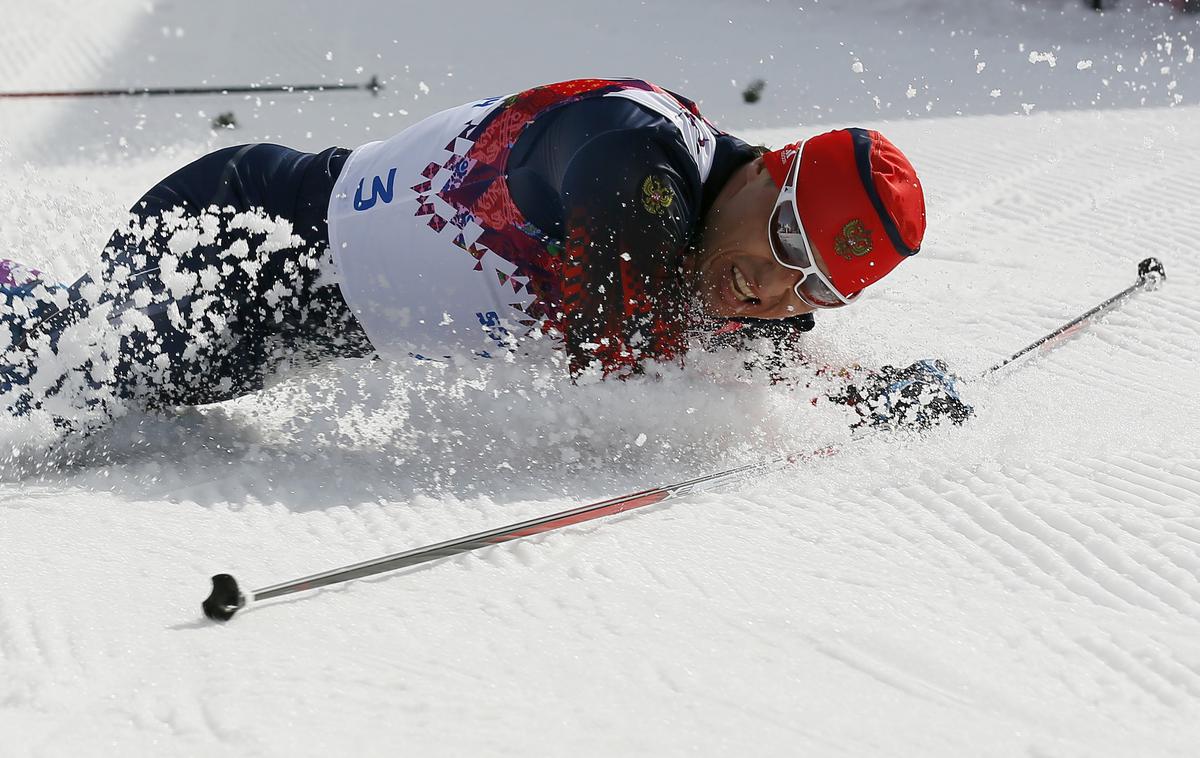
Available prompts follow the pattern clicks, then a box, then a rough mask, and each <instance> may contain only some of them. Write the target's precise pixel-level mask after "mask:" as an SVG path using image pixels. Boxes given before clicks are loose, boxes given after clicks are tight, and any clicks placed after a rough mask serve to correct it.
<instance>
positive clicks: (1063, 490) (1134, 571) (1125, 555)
mask: <svg viewBox="0 0 1200 758" xmlns="http://www.w3.org/2000/svg"><path fill="white" fill-rule="evenodd" d="M1066 465H1071V464H1070V462H1069V461H1067V462H1066ZM1060 473H1063V469H1060V468H1057V467H1055V468H1051V467H1047V466H1040V465H1039V466H1034V467H1032V468H1031V469H1030V470H1029V474H1031V475H1033V476H1036V477H1037V478H1038V480H1039V481H1041V482H1044V483H1046V484H1048V485H1050V486H1051V487H1054V488H1055V489H1057V491H1058V493H1057V495H1055V494H1051V496H1050V497H1049V498H1047V497H1045V496H1043V497H1042V498H1041V499H1042V500H1043V501H1046V500H1049V501H1050V502H1051V503H1053V502H1059V503H1071V502H1072V500H1073V499H1074V493H1075V492H1078V491H1079V490H1080V488H1081V486H1083V485H1084V484H1086V483H1087V482H1089V481H1094V479H1089V478H1088V477H1087V476H1086V475H1078V478H1079V480H1080V481H1079V482H1078V483H1076V482H1073V481H1065V482H1064V481H1059V480H1057V475H1059V474H1060ZM1067 473H1068V474H1069V476H1071V477H1075V476H1077V475H1076V474H1071V473H1069V472H1067ZM1012 476H1014V477H1016V476H1018V475H1017V474H1015V473H1014V474H1012ZM1031 494H1032V493H1031ZM1123 500H1124V499H1122V498H1117V499H1116V501H1117V502H1118V503H1121V502H1122V501H1123ZM1124 503H1125V505H1126V507H1125V508H1123V509H1122V511H1120V512H1118V513H1120V514H1124V515H1127V516H1128V515H1130V514H1131V513H1132V510H1133V509H1137V510H1141V509H1140V508H1139V507H1138V506H1139V503H1138V502H1136V501H1135V502H1130V501H1128V500H1124ZM1084 505H1089V504H1084ZM1128 506H1132V507H1133V508H1132V509H1131V508H1130V507H1128ZM1038 513H1039V517H1040V518H1041V519H1042V521H1044V522H1045V523H1046V524H1047V526H1050V527H1051V528H1056V529H1058V530H1059V531H1060V532H1061V533H1062V534H1063V535H1064V536H1066V537H1068V538H1069V539H1072V540H1074V541H1075V542H1076V543H1078V548H1077V549H1078V552H1077V553H1076V554H1077V556H1078V558H1079V559H1080V560H1086V558H1085V556H1090V557H1091V558H1092V559H1093V560H1094V561H1095V563H1094V564H1093V565H1091V566H1088V567H1087V568H1086V569H1084V568H1083V567H1081V566H1077V567H1078V568H1080V570H1081V571H1084V570H1086V572H1087V573H1094V572H1095V571H1096V570H1097V569H1099V568H1107V569H1109V570H1110V572H1111V574H1112V575H1113V576H1115V577H1123V578H1129V576H1128V575H1134V576H1135V577H1140V579H1141V580H1142V581H1133V582H1132V583H1133V585H1134V586H1135V587H1137V588H1139V589H1141V590H1143V591H1145V592H1146V593H1148V594H1149V595H1152V596H1154V597H1156V598H1158V599H1159V600H1160V601H1162V602H1164V603H1166V604H1167V605H1168V606H1169V607H1171V608H1173V609H1174V610H1177V611H1179V612H1180V613H1181V614H1183V615H1184V616H1186V617H1189V618H1196V617H1200V596H1197V595H1196V594H1193V593H1192V592H1189V591H1188V590H1187V589H1186V587H1184V586H1181V585H1179V584H1178V583H1177V582H1176V581H1175V579H1174V578H1171V577H1167V576H1165V575H1163V574H1162V573H1161V572H1160V571H1158V570H1157V569H1156V568H1155V567H1154V566H1152V565H1150V563H1151V562H1154V561H1156V560H1167V561H1168V562H1169V559H1167V558H1166V557H1165V556H1163V555H1162V554H1161V553H1159V549H1160V545H1159V544H1158V543H1150V542H1148V540H1147V538H1146V537H1143V536H1140V535H1139V534H1136V533H1134V532H1131V531H1130V530H1129V529H1128V528H1127V527H1125V526H1124V525H1122V524H1121V523H1120V522H1119V521H1115V520H1113V519H1112V518H1110V517H1109V516H1108V515H1107V514H1106V513H1103V512H1102V511H1100V510H1099V509H1098V508H1096V507H1094V506H1090V507H1085V508H1083V509H1079V508H1073V507H1072V508H1068V507H1061V506H1055V505H1047V506H1045V507H1041V508H1039V510H1038ZM1137 523H1139V524H1144V523H1145V520H1144V519H1139V520H1138V522H1137ZM1123 534H1124V535H1128V536H1130V537H1132V538H1133V539H1135V540H1137V541H1138V543H1139V544H1142V545H1145V546H1147V547H1149V548H1150V550H1149V551H1148V552H1147V553H1146V554H1145V558H1142V557H1139V554H1138V551H1135V549H1134V548H1135V546H1134V545H1124V544H1122V542H1121V539H1120V537H1121V535H1123ZM1175 568H1176V569H1177V570H1178V571H1179V573H1180V574H1181V575H1182V576H1180V577H1178V578H1187V579H1188V580H1189V581H1191V583H1193V584H1194V580H1195V576H1193V575H1192V574H1191V572H1189V571H1188V570H1187V569H1186V568H1184V567H1182V566H1175ZM1110 572H1103V573H1110ZM1150 584H1154V585H1158V587H1157V589H1155V588H1152V587H1151V586H1150ZM1171 597H1174V598H1177V599H1180V600H1183V601H1185V606H1186V605H1190V606H1192V608H1190V609H1189V608H1187V607H1181V605H1180V603H1179V602H1176V601H1174V600H1171V599H1170V598H1171ZM1142 605H1144V604H1142Z"/></svg>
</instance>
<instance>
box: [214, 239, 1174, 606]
mask: <svg viewBox="0 0 1200 758" xmlns="http://www.w3.org/2000/svg"><path fill="white" fill-rule="evenodd" d="M1165 279H1166V273H1165V272H1164V271H1163V267H1162V264H1161V263H1159V262H1158V260H1156V259H1154V258H1147V259H1146V260H1144V261H1142V262H1141V263H1140V264H1139V265H1138V281H1137V283H1136V284H1134V285H1132V286H1131V287H1129V288H1127V289H1125V290H1123V291H1122V292H1120V293H1118V294H1117V295H1114V296H1113V297H1110V298H1109V299H1107V300H1105V301H1104V302H1103V303H1100V304H1099V305H1097V306H1096V307H1095V308H1092V309H1091V310H1089V311H1088V312H1087V313H1084V314H1083V315H1082V316H1079V317H1078V318H1076V319H1073V320H1071V321H1069V322H1068V323H1066V324H1064V325H1063V326H1061V327H1059V328H1058V329H1056V330H1054V331H1053V332H1051V333H1050V334H1047V335H1046V336H1045V337H1042V338H1041V339H1039V340H1038V341H1036V342H1034V343H1033V344H1032V345H1030V346H1028V347H1026V348H1025V349H1024V350H1021V351H1018V352H1017V353H1014V354H1013V355H1012V356H1011V357H1009V358H1008V359H1007V360H1005V361H1002V362H1000V363H998V364H996V365H995V366H992V367H991V368H989V369H988V370H987V371H985V372H983V375H982V376H987V375H989V374H992V373H995V372H996V371H999V370H1000V369H1001V368H1003V367H1005V366H1007V365H1009V364H1010V363H1012V362H1013V361H1014V360H1016V359H1017V358H1020V357H1021V356H1023V355H1025V354H1026V353H1028V352H1029V351H1031V350H1033V349H1035V348H1037V347H1038V346H1040V345H1055V344H1058V343H1059V342H1060V341H1061V340H1062V339H1063V338H1065V337H1066V336H1067V335H1068V334H1070V333H1071V332H1072V331H1074V329H1075V328H1077V327H1079V326H1080V325H1081V324H1083V323H1084V322H1086V321H1088V320H1090V319H1092V318H1094V317H1095V316H1097V315H1099V314H1101V313H1104V312H1107V311H1108V310H1110V309H1112V308H1113V307H1115V306H1116V305H1117V304H1118V303H1119V302H1121V301H1123V300H1124V299H1125V298H1127V297H1129V296H1130V295H1131V294H1133V293H1134V292H1137V291H1139V290H1142V289H1153V288H1154V287H1156V286H1157V285H1158V284H1159V283H1160V282H1162V281H1163V280H1165ZM837 451H838V449H837V448H835V447H832V446H830V447H825V448H821V449H819V450H814V451H812V452H809V453H801V454H790V455H783V456H779V457H776V458H772V459H769V460H764V461H758V462H756V463H747V464H743V465H741V466H735V467H733V468H730V469H726V470H724V471H718V472H716V473H713V474H707V475H705V476H700V477H697V478H695V479H688V480H687V481H683V482H679V483H677V484H671V485H667V486H665V487H657V488H655V489H649V490H643V491H641V492H634V493H631V494H629V495H623V496H621V497H615V498H611V499H608V500H601V501H599V502H596V503H591V504H589V505H583V506H580V507H578V508H572V509H570V510H566V511H561V512H559V513H553V514H550V515H548V516H540V517H538V518H534V519H529V520H527V521H520V522H518V523H515V524H509V525H508V526H502V527H499V528H496V529H491V530H489V531H486V532H478V533H476V534H469V535H467V536H465V537H458V538H456V539H451V540H447V541H445V542H438V543H435V544H432V545H426V546H424V547H418V548H413V549H412V550H405V551H404V552H400V553H392V554H391V555H385V556H382V557H379V558H373V559H371V560H367V561H362V562H361V563H354V564H351V565H349V566H342V567H340V568H334V569H330V570H328V571H323V572H321V573H319V574H312V575H310V576H305V577H301V578H299V579H293V580H291V581H287V582H281V583H279V584H273V585H271V586H269V587H263V588H262V589H257V590H254V591H253V592H250V593H249V596H247V594H246V593H243V592H242V591H241V589H240V588H239V587H238V583H237V580H236V579H234V578H233V576H232V575H230V574H217V575H216V576H214V577H213V578H212V592H211V593H210V594H209V596H208V598H206V599H205V601H204V603H203V604H202V607H203V609H204V615H205V616H208V617H209V618H210V619H213V620H215V621H228V620H229V619H231V618H233V615H234V614H235V613H237V612H238V611H239V610H241V609H242V608H244V607H245V606H246V605H247V603H249V602H253V601H258V600H269V599H270V598H273V597H280V596H281V595H290V594H292V593H294V592H304V591H305V590H311V589H316V588H317V587H324V586H326V585H330V584H339V583H341V582H347V581H350V580H351V579H361V578H362V577H365V576H371V575H373V574H382V573H385V572H388V571H395V570H397V569H401V568H406V567H408V566H415V565H417V564H419V563H427V562H429V561H435V560H438V559H439V558H448V557H450V556H453V555H459V554H461V553H466V552H470V551H472V550H477V549H479V548H481V547H487V546H489V545H499V544H501V543H504V542H509V541H510V540H515V539H519V538H521V537H531V536H533V535H535V534H542V533H543V532H548V531H551V530H552V529H559V528H561V527H564V526H571V525H573V524H579V523H582V522H585V521H591V520H592V519H598V518H601V517H604V516H612V515H615V514H618V513H623V512H625V511H629V510H633V509H634V508H643V507H645V506H649V505H655V504H657V503H661V502H664V501H666V500H669V499H672V498H678V497H682V496H684V495H689V494H691V493H693V492H702V491H705V490H709V489H713V488H715V487H717V486H719V485H722V484H726V483H728V482H731V481H736V480H739V479H742V478H744V477H747V476H749V475H751V474H757V473H762V472H767V471H771V470H775V469H780V468H783V467H785V466H788V465H791V464H794V463H797V462H800V461H807V460H813V459H814V458H822V457H827V456H830V455H834V454H836V453H837Z"/></svg>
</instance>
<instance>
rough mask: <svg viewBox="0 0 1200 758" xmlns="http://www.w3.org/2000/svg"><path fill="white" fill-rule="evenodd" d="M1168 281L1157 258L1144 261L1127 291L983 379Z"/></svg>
mask: <svg viewBox="0 0 1200 758" xmlns="http://www.w3.org/2000/svg"><path fill="white" fill-rule="evenodd" d="M1166 279H1167V272H1166V271H1164V270H1163V265H1162V263H1160V262H1159V260H1158V259H1157V258H1146V259H1145V260H1143V261H1142V262H1141V263H1139V264H1138V278H1137V281H1136V282H1134V283H1133V284H1131V285H1129V286H1128V287H1126V288H1125V289H1123V290H1121V291H1120V292H1118V293H1117V294H1115V295H1113V296H1112V297H1110V298H1109V299H1107V300H1105V301H1104V302H1103V303H1100V304H1099V305H1097V306H1096V307H1095V308H1092V309H1091V310H1089V311H1088V312H1087V313H1084V314H1082V315H1081V316H1079V317H1077V318H1074V319H1071V320H1070V321H1068V322H1067V323H1065V324H1063V325H1062V326H1060V327H1058V328H1057V329H1055V330H1054V331H1052V332H1050V333H1049V334H1047V335H1046V336H1045V337H1042V338H1041V339H1039V340H1037V341H1036V342H1033V343H1030V344H1029V345H1027V346H1026V347H1024V348H1022V349H1021V350H1018V351H1017V352H1015V353H1013V354H1012V355H1010V356H1008V357H1007V358H1005V359H1004V360H1002V361H1000V362H999V363H997V364H996V365H995V366H992V367H991V368H989V369H988V370H987V371H984V372H983V374H982V375H981V377H982V376H987V375H988V374H992V373H995V372H996V371H999V370H1000V369H1002V368H1004V367H1005V366H1007V365H1008V364H1010V363H1012V362H1013V361H1015V360H1017V359H1018V358H1020V357H1021V356H1023V355H1025V354H1027V353H1029V352H1031V351H1033V350H1036V349H1037V348H1039V347H1041V346H1042V345H1053V344H1056V343H1058V342H1060V341H1062V340H1064V339H1066V338H1067V337H1070V336H1071V335H1072V334H1074V333H1075V332H1076V330H1078V329H1079V328H1081V327H1082V326H1083V325H1084V323H1085V322H1087V321H1089V320H1091V319H1092V318H1094V317H1096V316H1098V315H1100V314H1102V313H1106V312H1108V311H1110V310H1112V309H1113V308H1115V307H1117V305H1118V304H1119V303H1121V301H1123V300H1125V299H1126V298H1127V297H1129V296H1130V295H1132V294H1133V293H1135V292H1138V291H1139V290H1145V289H1150V290H1152V289H1155V288H1157V287H1158V286H1159V285H1160V284H1162V283H1163V282H1164V281H1166Z"/></svg>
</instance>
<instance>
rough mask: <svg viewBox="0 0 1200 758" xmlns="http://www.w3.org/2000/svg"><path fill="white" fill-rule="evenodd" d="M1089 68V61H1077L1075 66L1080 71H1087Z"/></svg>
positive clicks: (1090, 63) (1090, 64)
mask: <svg viewBox="0 0 1200 758" xmlns="http://www.w3.org/2000/svg"><path fill="white" fill-rule="evenodd" d="M1091 67H1092V62H1091V61H1079V62H1078V63H1076V64H1075V68H1077V69H1079V70H1080V71H1086V70H1087V69H1089V68H1091Z"/></svg>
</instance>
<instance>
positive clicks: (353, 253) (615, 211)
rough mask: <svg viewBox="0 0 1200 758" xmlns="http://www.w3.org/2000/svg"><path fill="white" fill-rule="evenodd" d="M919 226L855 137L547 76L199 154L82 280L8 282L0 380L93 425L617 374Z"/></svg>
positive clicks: (637, 87) (804, 292)
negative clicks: (243, 402)
mask: <svg viewBox="0 0 1200 758" xmlns="http://www.w3.org/2000/svg"><path fill="white" fill-rule="evenodd" d="M797 217H799V220H798V218H797ZM923 231H924V203H923V198H922V195H921V189H920V185H919V183H918V181H917V179H916V175H915V172H913V170H912V167H911V165H910V164H909V163H908V161H907V160H906V159H905V158H904V156H903V155H902V154H900V152H899V151H898V150H896V149H895V147H894V146H892V145H891V143H889V142H887V140H886V139H884V138H883V137H882V136H881V135H879V134H878V133H876V132H867V131H864V130H842V131H839V132H831V133H828V134H825V135H820V136H818V137H815V138H812V139H810V140H807V141H805V142H802V143H798V144H796V145H791V146H787V147H786V148H783V149H781V150H778V151H774V152H765V151H764V149H757V148H753V147H751V146H749V145H747V144H746V143H744V142H742V141H741V140H738V139H736V138H735V137H732V136H730V135H728V134H724V133H723V132H720V131H719V130H717V129H716V128H715V127H713V126H712V124H711V123H709V122H708V121H707V120H705V119H704V118H703V117H702V116H701V115H700V114H699V111H698V110H697V109H696V107H695V105H694V104H692V103H691V102H690V101H688V100H686V99H685V98H682V97H680V96H678V95H673V94H672V93H669V92H667V91H665V90H662V89H661V88H659V87H656V86H655V85H652V84H650V83H648V82H644V81H641V80H636V79H627V80H606V79H587V80H576V81H571V82H562V83H558V84H553V85H547V86H545V87H538V88H534V89H532V90H526V91H524V92H520V93H517V94H515V95H512V96H510V97H507V98H490V99H487V100H483V101H480V102H476V103H469V104H466V105H463V106H461V107H458V108H453V109H450V110H448V111H445V112H442V113H440V114H436V115H434V116H431V117H430V118H428V119H426V120H424V121H422V122H419V123H418V124H416V125H414V126H412V127H410V128H409V129H407V130H405V131H404V132H402V133H400V134H398V135H396V136H395V137H393V138H391V139H389V140H385V141H382V142H375V143H370V144H368V145H364V146H362V147H360V148H358V149H356V150H353V151H349V150H345V149H342V148H331V149H329V150H326V151H324V152H322V153H320V154H316V155H313V154H306V153H300V152H297V151H294V150H290V149H288V148H283V147H280V146H277V145H246V146H241V147H236V148H228V149H226V150H222V151H218V152H216V153H213V154H211V155H209V156H205V157H204V158H201V159H200V160H198V161H196V162H195V163H193V164H191V165H189V166H187V167H185V168H183V169H181V170H180V171H179V172H176V173H175V174H173V175H172V176H170V177H168V178H167V179H165V180H164V181H163V182H161V183H160V184H159V185H157V186H156V187H154V188H153V189H151V190H150V191H149V192H148V193H147V194H146V195H145V196H144V197H143V198H142V199H141V200H140V201H139V202H138V203H137V204H136V205H135V206H134V208H133V209H132V211H131V218H130V221H129V223H128V224H127V225H125V226H123V227H122V228H121V229H119V230H118V231H117V232H116V233H115V234H114V235H113V237H112V239H111V240H110V241H109V243H108V245H107V246H106V247H105V250H104V253H103V254H102V257H101V261H102V267H101V269H100V271H99V272H98V273H93V274H91V275H88V276H84V277H83V278H81V279H80V280H79V281H77V282H76V283H75V284H73V285H72V286H71V287H69V288H61V289H57V288H52V289H49V290H47V289H45V288H44V287H42V286H41V284H40V283H38V282H37V281H36V280H34V281H29V280H28V277H26V281H18V279H19V278H20V277H19V276H10V277H9V278H10V279H11V280H12V281H11V282H9V284H8V285H7V289H6V290H5V291H6V292H7V293H8V295H9V297H8V299H9V301H10V309H9V310H10V313H11V316H10V318H9V321H10V322H11V324H12V326H13V327H14V330H13V331H14V333H13V347H12V349H10V350H9V351H8V354H7V355H6V357H5V358H4V360H3V362H2V363H3V366H2V368H0V371H2V372H3V378H4V382H3V384H0V389H5V387H4V385H7V389H8V390H9V402H10V405H11V406H12V408H13V409H14V410H16V411H17V412H24V411H26V410H28V409H30V408H34V407H46V408H47V409H48V410H51V412H53V413H62V408H60V407H57V406H61V405H62V404H63V403H66V404H68V405H73V406H75V407H77V408H78V407H80V406H84V407H87V408H89V409H91V410H93V411H97V412H98V413H99V414H100V415H102V416H103V415H112V414H113V413H116V412H119V407H120V406H123V405H124V404H125V403H127V402H129V401H133V402H136V403H137V404H140V405H149V406H163V405H179V404H199V403H208V402H217V401H220V400H225V399H229V398H233V397H237V396H240V395H243V394H246V393H248V392H252V391H255V390H257V389H260V388H261V387H262V386H263V384H264V382H265V381H266V380H267V378H268V377H269V376H270V375H271V374H272V373H274V372H275V371H276V370H277V369H278V367H279V365H280V364H281V363H283V362H285V361H290V360H296V359H299V360H302V361H304V362H313V361H319V360H322V359H325V358H329V357H335V356H363V355H369V354H371V353H373V352H377V353H382V354H384V355H389V356H396V355H410V356H416V357H440V356H443V355H445V356H450V355H463V354H467V355H475V356H480V357H493V356H497V355H501V354H503V355H505V356H507V357H514V356H519V355H521V354H523V353H524V352H527V349H528V347H529V346H530V345H531V344H533V343H536V342H539V341H545V342H547V343H549V344H552V345H554V346H557V347H559V348H561V349H562V351H563V353H564V354H565V356H566V361H565V363H566V364H567V366H568V367H569V370H570V371H571V372H573V373H579V372H583V371H588V370H596V371H600V372H603V373H604V374H605V375H608V376H614V375H615V376H627V375H629V374H632V373H637V372H640V371H643V370H645V368H646V367H647V366H648V365H650V364H653V363H654V362H663V361H678V360H680V359H681V358H682V356H683V354H684V352H685V351H686V349H687V346H688V341H689V336H691V335H693V334H694V333H695V332H696V331H697V330H698V329H701V328H712V327H713V326H719V327H720V331H722V332H725V333H728V332H730V331H731V330H737V331H738V332H739V333H745V331H746V330H747V329H749V330H754V329H762V330H764V331H766V332H768V333H771V334H772V335H773V336H774V337H775V339H777V340H779V341H781V342H788V341H791V340H793V338H794V336H795V334H796V333H798V332H800V331H804V330H807V329H809V328H811V327H812V323H813V322H812V317H811V312H812V311H813V310H815V309H818V308H830V307H840V306H843V305H846V304H848V303H850V302H852V301H853V300H854V299H855V298H856V297H857V296H858V294H859V293H860V292H861V291H862V289H863V288H864V287H866V286H867V285H869V284H871V283H873V282H875V281H877V280H878V279H879V278H881V277H882V276H884V275H885V274H886V273H888V272H889V271H891V270H892V269H893V268H894V267H895V266H896V265H897V264H898V263H899V262H900V261H901V260H902V259H903V258H904V257H907V256H909V255H912V254H913V253H915V252H916V251H917V250H918V249H919V245H920V241H921V237H922V235H923ZM0 284H2V283H0ZM39 292H40V294H41V297H37V295H38V293H39ZM89 325H90V327H89ZM769 327H774V328H769ZM14 395H15V398H14V397H13V396H14Z"/></svg>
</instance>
